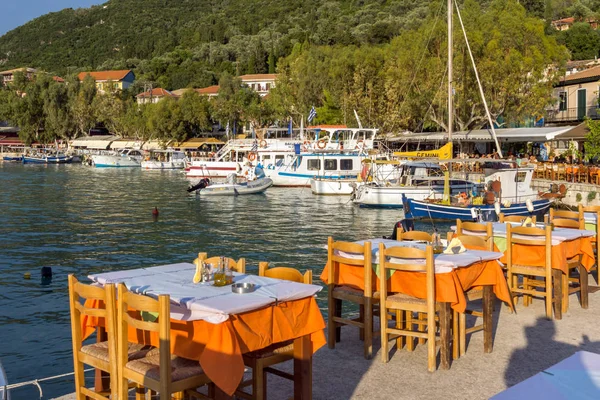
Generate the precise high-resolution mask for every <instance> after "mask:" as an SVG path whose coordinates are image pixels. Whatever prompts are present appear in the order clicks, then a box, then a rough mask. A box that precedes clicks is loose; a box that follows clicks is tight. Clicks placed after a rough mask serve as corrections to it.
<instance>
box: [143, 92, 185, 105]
mask: <svg viewBox="0 0 600 400" xmlns="http://www.w3.org/2000/svg"><path fill="white" fill-rule="evenodd" d="M167 97H171V98H176V97H177V96H176V95H175V94H173V93H172V92H169V91H168V90H166V89H163V88H154V89H151V90H148V91H145V92H142V93H140V94H138V95H137V96H135V98H136V100H137V103H138V104H149V103H158V102H159V101H161V100H162V99H164V98H167Z"/></svg>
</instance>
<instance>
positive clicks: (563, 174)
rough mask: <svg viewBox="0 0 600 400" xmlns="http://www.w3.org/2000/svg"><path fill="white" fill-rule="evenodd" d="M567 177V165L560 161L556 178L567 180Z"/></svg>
mask: <svg viewBox="0 0 600 400" xmlns="http://www.w3.org/2000/svg"><path fill="white" fill-rule="evenodd" d="M566 179H567V167H566V166H565V164H563V163H560V164H558V168H556V175H555V180H557V181H560V180H563V181H564V180H566Z"/></svg>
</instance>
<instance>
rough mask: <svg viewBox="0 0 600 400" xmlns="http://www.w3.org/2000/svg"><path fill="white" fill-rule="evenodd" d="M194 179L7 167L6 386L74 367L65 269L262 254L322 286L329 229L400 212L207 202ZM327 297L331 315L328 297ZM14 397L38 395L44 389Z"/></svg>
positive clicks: (301, 198) (0, 223)
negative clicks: (45, 270) (47, 279)
mask: <svg viewBox="0 0 600 400" xmlns="http://www.w3.org/2000/svg"><path fill="white" fill-rule="evenodd" d="M188 184H189V182H188V181H187V180H186V179H185V177H184V176H183V174H182V173H181V172H172V171H171V172H160V171H142V170H140V169H94V168H90V167H86V166H82V165H61V166H36V165H31V166H29V165H25V166H23V165H15V164H0V206H1V207H0V360H1V361H2V364H3V365H4V368H5V370H6V373H7V375H8V379H9V382H11V383H17V382H22V381H28V380H32V379H36V378H43V377H46V376H54V375H57V374H62V373H67V372H72V370H73V369H72V358H71V357H72V356H71V338H70V321H69V307H68V292H67V275H68V274H71V273H72V274H76V276H77V277H78V278H79V279H85V277H86V276H87V275H88V274H90V273H98V272H103V271H111V270H119V269H130V268H140V267H147V266H153V265H160V264H167V263H175V262H191V260H193V259H194V258H195V257H196V255H197V253H198V252H199V251H206V252H208V253H209V256H213V255H227V256H230V257H233V258H235V259H237V258H239V257H245V258H246V263H247V266H248V267H247V269H248V270H249V272H250V273H256V271H257V268H258V262H259V261H272V262H276V263H278V264H281V265H287V266H292V267H295V268H298V269H299V270H301V271H304V270H306V269H307V268H311V269H312V270H313V273H314V277H315V283H317V284H321V283H322V282H321V281H320V280H319V278H318V276H319V275H320V273H321V271H322V269H323V265H324V264H325V261H326V250H325V249H324V248H323V246H324V245H326V243H327V237H328V236H330V235H332V236H334V237H335V238H339V239H346V240H358V239H364V238H370V237H380V236H382V235H389V234H390V233H391V230H392V226H393V224H394V222H396V221H397V220H398V219H400V218H401V216H402V214H401V211H398V210H377V209H361V208H358V207H356V206H354V205H353V204H352V203H350V202H348V198H347V197H323V196H313V195H312V194H311V192H310V189H308V188H303V189H290V188H270V189H269V190H268V191H267V192H266V193H265V194H264V195H253V196H241V197H238V198H233V197H231V198H213V199H200V198H197V197H195V196H189V195H188V194H187V192H186V190H185V189H186V188H187V186H188ZM155 206H156V207H158V208H159V210H160V216H159V217H158V219H157V220H154V218H153V216H152V209H153V208H154V207H155ZM417 229H426V230H431V229H430V225H429V224H423V225H422V226H419V225H418V224H417ZM43 266H49V267H52V270H53V273H54V276H53V279H52V281H51V283H49V284H43V283H42V281H41V274H40V269H41V268H42V267H43ZM26 272H30V273H31V279H30V280H26V279H24V274H25V273H26ZM319 304H320V306H321V308H322V309H323V311H324V312H326V293H325V292H321V293H320V295H319ZM42 387H43V390H44V398H46V399H47V398H52V397H55V396H60V395H63V394H67V393H71V392H73V390H74V389H73V381H72V377H66V378H61V379H57V380H53V381H48V382H44V383H42ZM12 396H13V400H15V399H17V400H18V399H34V398H37V390H36V389H35V388H34V387H32V386H30V387H28V388H23V389H16V390H15V391H14V392H13V393H12Z"/></svg>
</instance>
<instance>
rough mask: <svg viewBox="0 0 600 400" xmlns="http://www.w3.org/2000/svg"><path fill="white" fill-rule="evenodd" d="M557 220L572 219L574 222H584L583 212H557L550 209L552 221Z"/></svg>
mask: <svg viewBox="0 0 600 400" xmlns="http://www.w3.org/2000/svg"><path fill="white" fill-rule="evenodd" d="M555 218H562V219H572V220H574V221H578V222H579V221H580V220H583V210H582V209H581V210H578V211H569V210H556V209H554V208H551V209H550V221H552V222H553V221H554V219H555Z"/></svg>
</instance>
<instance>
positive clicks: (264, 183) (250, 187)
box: [188, 167, 273, 196]
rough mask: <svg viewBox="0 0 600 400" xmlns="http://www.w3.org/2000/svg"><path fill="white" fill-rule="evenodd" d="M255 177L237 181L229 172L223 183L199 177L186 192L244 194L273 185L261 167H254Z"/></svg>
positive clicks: (260, 190)
mask: <svg viewBox="0 0 600 400" xmlns="http://www.w3.org/2000/svg"><path fill="white" fill-rule="evenodd" d="M254 176H255V179H252V177H250V179H249V180H248V181H247V182H243V183H238V182H237V176H236V174H229V176H228V177H227V181H226V182H225V183H212V184H211V183H210V181H209V180H208V178H204V179H201V180H200V182H198V183H197V184H196V185H194V186H191V187H190V188H188V192H190V193H191V192H195V193H196V194H199V195H201V196H239V195H244V194H258V193H263V192H264V191H265V190H267V189H268V188H269V187H271V186H273V181H272V180H271V179H270V178H267V177H265V174H264V172H263V170H262V168H259V167H256V169H255V172H254Z"/></svg>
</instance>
